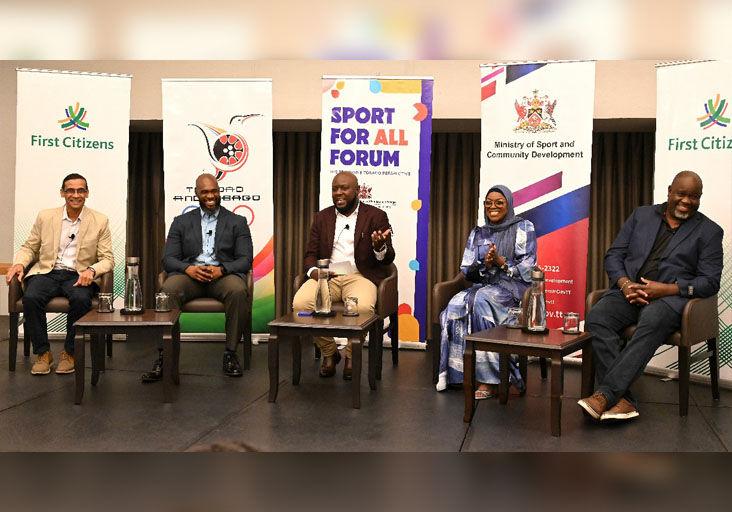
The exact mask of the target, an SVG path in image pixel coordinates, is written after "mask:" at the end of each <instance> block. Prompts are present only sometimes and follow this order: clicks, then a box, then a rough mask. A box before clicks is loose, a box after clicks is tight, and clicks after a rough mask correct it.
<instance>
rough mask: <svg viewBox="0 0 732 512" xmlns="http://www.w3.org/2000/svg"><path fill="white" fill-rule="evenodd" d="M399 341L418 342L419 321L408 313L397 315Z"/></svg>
mask: <svg viewBox="0 0 732 512" xmlns="http://www.w3.org/2000/svg"><path fill="white" fill-rule="evenodd" d="M399 341H419V321H418V320H417V319H416V318H414V317H413V316H412V315H410V314H408V313H404V314H401V315H399Z"/></svg>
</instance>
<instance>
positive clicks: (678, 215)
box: [674, 208, 694, 220]
mask: <svg viewBox="0 0 732 512" xmlns="http://www.w3.org/2000/svg"><path fill="white" fill-rule="evenodd" d="M692 215H694V212H693V211H688V212H682V211H679V209H678V208H674V217H676V218H677V219H679V220H687V219H688V218H689V217H691V216H692Z"/></svg>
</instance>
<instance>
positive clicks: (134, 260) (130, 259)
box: [125, 256, 140, 265]
mask: <svg viewBox="0 0 732 512" xmlns="http://www.w3.org/2000/svg"><path fill="white" fill-rule="evenodd" d="M125 261H126V262H127V264H128V265H139V264H140V257H139V256H127V258H125Z"/></svg>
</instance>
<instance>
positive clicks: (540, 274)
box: [531, 267, 544, 281]
mask: <svg viewBox="0 0 732 512" xmlns="http://www.w3.org/2000/svg"><path fill="white" fill-rule="evenodd" d="M531 280H532V281H543V280H544V271H543V270H542V269H540V268H539V267H534V268H533V270H532V271H531Z"/></svg>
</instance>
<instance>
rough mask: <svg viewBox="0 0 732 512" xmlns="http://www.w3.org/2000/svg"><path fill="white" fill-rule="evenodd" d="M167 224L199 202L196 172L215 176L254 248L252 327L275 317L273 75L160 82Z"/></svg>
mask: <svg viewBox="0 0 732 512" xmlns="http://www.w3.org/2000/svg"><path fill="white" fill-rule="evenodd" d="M163 149H164V153H165V157H164V168H165V224H166V229H168V228H170V224H171V223H172V221H173V218H175V217H176V216H178V215H181V214H183V213H186V212H188V211H190V210H191V209H194V208H198V207H199V205H198V198H197V197H196V194H195V191H194V189H195V184H196V178H197V177H198V176H199V175H200V174H202V173H210V174H213V175H214V176H216V179H217V180H218V183H219V188H220V189H221V205H222V206H224V207H225V208H227V209H229V210H231V211H232V212H234V213H235V214H237V215H241V216H242V217H245V218H246V220H247V222H248V224H249V229H250V231H251V234H252V243H253V246H254V261H253V263H252V268H253V270H254V304H253V310H252V332H255V333H256V332H260V333H261V332H266V331H267V323H268V322H269V321H271V320H272V318H273V317H274V251H273V246H274V238H273V237H274V216H273V188H272V80H271V79H269V78H268V79H209V80H207V79H189V80H186V79H165V80H163ZM181 330H182V331H183V332H223V331H224V314H223V313H195V314H184V315H182V316H181Z"/></svg>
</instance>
